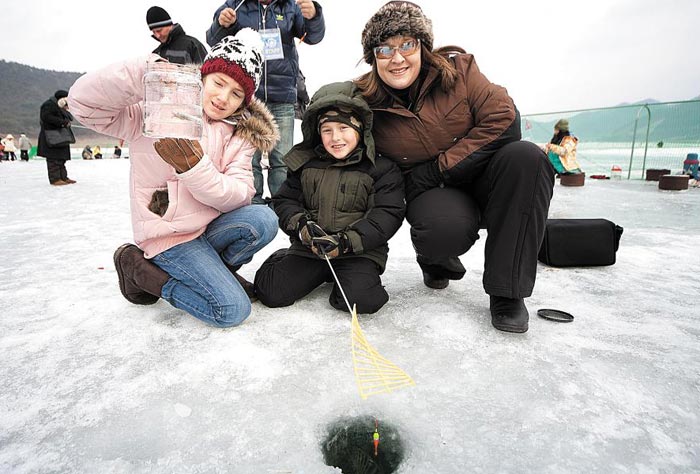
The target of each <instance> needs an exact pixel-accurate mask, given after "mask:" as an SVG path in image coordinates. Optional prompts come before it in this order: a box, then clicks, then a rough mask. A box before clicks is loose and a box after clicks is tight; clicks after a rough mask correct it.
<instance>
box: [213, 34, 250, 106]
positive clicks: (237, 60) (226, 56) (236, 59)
mask: <svg viewBox="0 0 700 474" xmlns="http://www.w3.org/2000/svg"><path fill="white" fill-rule="evenodd" d="M262 49H263V42H262V39H261V38H260V34H259V33H258V32H257V31H255V30H253V29H251V28H243V29H241V30H240V31H239V32H238V33H237V34H236V36H226V37H225V38H223V39H222V40H221V41H219V42H218V43H217V44H215V45H214V46H213V47H212V48H211V52H210V53H209V54H207V57H206V58H204V64H202V78H203V77H204V76H206V75H207V74H211V73H213V72H221V73H224V74H226V75H227V76H229V77H231V78H232V79H233V80H235V81H236V82H237V83H238V84H239V85H240V86H241V87H242V88H243V91H244V92H245V104H246V105H248V104H249V103H250V100H251V99H252V98H253V95H254V94H255V91H256V90H258V86H259V85H260V77H261V75H262V64H263V59H262Z"/></svg>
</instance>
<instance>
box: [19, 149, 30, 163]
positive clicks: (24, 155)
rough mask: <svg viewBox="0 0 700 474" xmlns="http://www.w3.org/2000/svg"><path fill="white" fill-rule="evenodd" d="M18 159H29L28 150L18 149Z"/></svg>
mask: <svg viewBox="0 0 700 474" xmlns="http://www.w3.org/2000/svg"><path fill="white" fill-rule="evenodd" d="M19 159H20V160H22V161H29V150H20V151H19Z"/></svg>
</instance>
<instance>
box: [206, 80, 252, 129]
mask: <svg viewBox="0 0 700 474" xmlns="http://www.w3.org/2000/svg"><path fill="white" fill-rule="evenodd" d="M244 99H245V91H244V90H243V88H242V87H241V86H240V84H238V82H236V81H234V80H233V79H232V78H231V77H230V76H228V75H226V74H224V73H222V72H212V73H211V74H207V75H206V76H204V91H203V93H202V109H203V110H204V113H205V114H207V116H208V117H209V118H211V119H214V120H222V119H225V118H227V117H230V116H231V115H233V114H234V113H235V112H236V111H237V110H238V109H239V108H240V106H241V104H242V103H243V100H244Z"/></svg>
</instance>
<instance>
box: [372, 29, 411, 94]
mask: <svg viewBox="0 0 700 474" xmlns="http://www.w3.org/2000/svg"><path fill="white" fill-rule="evenodd" d="M374 57H375V60H376V63H377V73H378V74H379V77H380V78H381V80H382V81H383V82H384V84H386V85H387V86H389V87H391V88H392V89H398V90H402V89H406V88H408V87H410V86H411V84H413V82H414V81H415V80H416V79H417V78H418V74H420V66H421V50H420V42H419V41H418V40H417V39H415V38H413V37H411V36H393V37H391V38H389V39H388V40H386V41H384V42H383V43H382V44H380V45H379V46H378V47H376V48H374Z"/></svg>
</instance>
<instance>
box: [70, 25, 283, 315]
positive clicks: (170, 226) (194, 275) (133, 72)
mask: <svg viewBox="0 0 700 474" xmlns="http://www.w3.org/2000/svg"><path fill="white" fill-rule="evenodd" d="M261 50H262V42H261V39H260V36H259V35H258V33H257V32H255V31H253V30H251V29H244V30H241V31H240V32H239V33H238V34H237V35H236V36H228V37H226V38H224V39H223V40H221V42H220V43H218V44H217V45H215V46H214V47H213V48H212V51H211V53H209V54H208V55H207V57H206V58H205V61H204V64H203V65H202V67H201V73H202V81H203V94H202V109H203V111H204V126H203V133H202V139H201V141H199V142H198V141H193V140H187V139H182V138H177V139H175V138H165V139H160V140H156V139H152V138H148V137H145V136H144V135H143V133H142V129H143V113H142V111H143V107H144V104H143V98H144V97H143V92H144V91H143V84H142V80H143V76H144V74H145V72H146V64H147V63H148V62H153V61H162V58H160V57H158V56H157V55H151V56H149V57H148V58H147V59H143V58H142V59H137V60H132V61H126V62H122V63H118V64H114V65H111V66H108V67H107V68H105V69H103V70H100V71H97V72H94V73H89V74H86V75H84V76H82V77H81V78H80V79H78V80H77V81H76V82H75V84H74V85H73V87H71V89H70V94H69V96H68V102H69V104H70V108H71V110H72V111H73V113H74V115H75V117H76V118H77V119H78V120H79V121H80V122H81V123H82V124H84V125H85V126H87V127H89V128H92V129H93V130H96V131H98V132H100V133H104V134H106V135H110V136H113V137H117V138H120V139H123V140H126V141H128V142H129V151H130V158H131V172H130V198H131V221H132V226H133V231H134V240H135V242H136V245H137V246H138V247H137V246H136V245H132V244H125V245H122V246H121V247H120V248H119V249H117V251H116V252H115V254H114V264H115V267H116V270H117V274H118V276H119V287H120V290H121V292H122V294H123V295H124V297H125V298H126V299H127V300H128V301H130V302H132V303H134V304H153V303H155V302H156V301H157V300H158V298H159V297H161V298H163V299H165V300H166V301H168V302H169V303H170V304H172V305H173V306H175V307H176V308H180V309H183V310H185V311H187V312H188V313H190V314H191V315H193V316H194V317H196V318H198V319H201V320H202V321H205V322H207V323H209V324H212V325H215V326H218V327H229V326H236V325H238V324H240V323H241V322H243V321H244V320H245V319H246V318H247V317H248V315H249V314H250V311H251V299H252V298H254V295H253V294H252V292H251V290H250V288H252V285H250V283H248V282H246V281H245V280H244V279H243V278H242V277H240V276H239V275H238V274H237V273H236V271H237V270H238V269H239V268H240V266H241V265H243V264H245V263H248V262H250V261H251V259H252V258H253V255H254V254H255V252H257V251H258V250H260V249H261V248H262V247H264V246H265V245H267V244H268V243H269V242H270V241H271V240H272V239H273V238H274V237H275V234H276V233H277V217H276V215H275V213H274V212H273V211H272V210H271V209H270V208H268V207H267V206H261V205H250V204H251V199H252V197H253V195H254V194H255V188H254V185H253V172H252V166H251V159H252V156H253V153H254V152H255V150H256V149H261V150H262V151H269V150H271V149H272V147H273V146H274V144H275V142H276V141H277V139H278V136H279V133H278V131H277V126H276V124H275V123H274V120H273V118H272V115H271V114H270V112H269V111H268V110H267V108H266V107H265V105H264V104H262V103H261V102H259V101H258V100H257V99H255V98H254V94H255V90H256V89H257V87H258V85H259V83H260V74H261V66H262V56H261ZM245 287H247V288H248V291H246V288H245Z"/></svg>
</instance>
